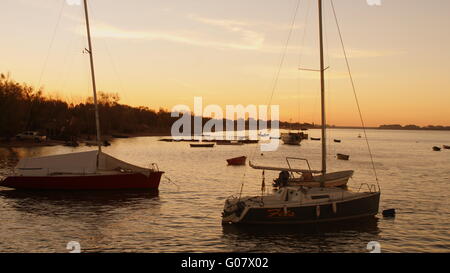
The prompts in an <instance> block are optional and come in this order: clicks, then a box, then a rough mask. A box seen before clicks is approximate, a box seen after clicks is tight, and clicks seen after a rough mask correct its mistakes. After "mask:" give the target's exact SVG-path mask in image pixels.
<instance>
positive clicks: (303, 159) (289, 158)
mask: <svg viewBox="0 0 450 273" xmlns="http://www.w3.org/2000/svg"><path fill="white" fill-rule="evenodd" d="M289 160H300V161H306V165H308V170H309V171H310V172H311V173H312V169H311V165H310V164H309V161H308V159H306V158H300V157H286V162H287V164H288V166H289V169H290V170H292V167H291V163H290V162H289ZM293 173H294V172H293V171H291V175H293Z"/></svg>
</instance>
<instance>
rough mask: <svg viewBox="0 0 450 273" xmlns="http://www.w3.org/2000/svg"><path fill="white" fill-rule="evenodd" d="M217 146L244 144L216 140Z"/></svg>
mask: <svg viewBox="0 0 450 273" xmlns="http://www.w3.org/2000/svg"><path fill="white" fill-rule="evenodd" d="M215 142H216V144H217V145H237V146H240V145H244V143H242V142H239V141H232V140H216V141H215Z"/></svg>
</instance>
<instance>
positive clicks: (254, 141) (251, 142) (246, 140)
mask: <svg viewBox="0 0 450 273" xmlns="http://www.w3.org/2000/svg"><path fill="white" fill-rule="evenodd" d="M238 142H240V143H244V144H257V143H259V140H252V139H241V140H238Z"/></svg>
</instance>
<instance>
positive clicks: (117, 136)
mask: <svg viewBox="0 0 450 273" xmlns="http://www.w3.org/2000/svg"><path fill="white" fill-rule="evenodd" d="M111 136H112V137H113V138H130V136H127V135H120V134H113V135H111Z"/></svg>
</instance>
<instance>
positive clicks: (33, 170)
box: [0, 0, 164, 190]
mask: <svg viewBox="0 0 450 273" xmlns="http://www.w3.org/2000/svg"><path fill="white" fill-rule="evenodd" d="M84 13H85V19H86V30H87V38H88V46H89V48H88V49H86V52H87V53H88V54H89V56H90V66H91V76H92V88H93V93H94V105H95V121H96V129H97V139H96V140H97V141H96V145H97V146H98V150H96V151H95V150H94V151H88V152H81V153H71V154H63V155H54V156H46V157H38V158H25V159H22V160H21V161H20V162H19V163H18V165H17V166H16V168H15V173H14V175H12V176H8V177H7V178H5V179H4V180H3V181H1V182H0V186H2V187H8V188H14V189H27V190H30V189H32V190H117V189H149V190H157V189H158V187H159V184H160V180H161V176H162V175H163V173H164V172H162V171H160V170H159V168H158V166H157V165H156V164H155V163H153V164H152V165H151V166H152V167H151V168H142V167H138V166H135V165H132V164H129V163H126V162H124V161H121V160H119V159H117V158H114V157H112V156H110V155H108V154H106V153H104V152H102V141H101V133H100V118H99V111H98V103H97V89H96V82H95V70H94V57H93V49H92V41H91V32H90V27H89V14H88V5H87V0H84Z"/></svg>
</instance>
